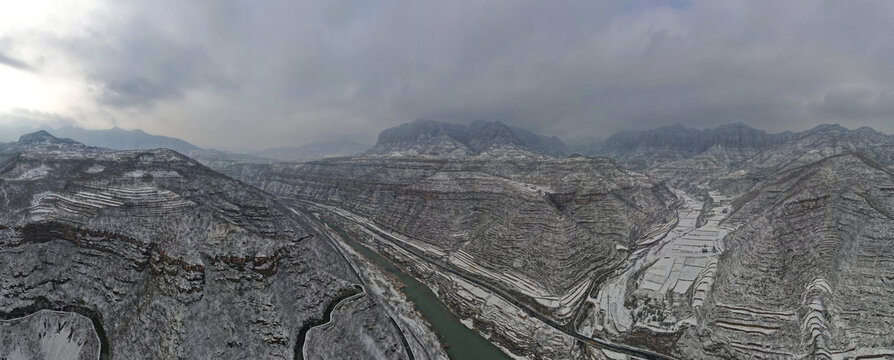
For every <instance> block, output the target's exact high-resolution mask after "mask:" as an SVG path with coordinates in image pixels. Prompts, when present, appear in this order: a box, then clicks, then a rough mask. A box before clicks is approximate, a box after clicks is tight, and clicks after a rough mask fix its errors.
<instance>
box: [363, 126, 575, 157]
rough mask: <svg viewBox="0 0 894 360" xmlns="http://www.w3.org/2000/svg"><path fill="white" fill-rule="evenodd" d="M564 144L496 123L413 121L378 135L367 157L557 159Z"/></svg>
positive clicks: (563, 148) (551, 138)
mask: <svg viewBox="0 0 894 360" xmlns="http://www.w3.org/2000/svg"><path fill="white" fill-rule="evenodd" d="M564 152H565V144H563V143H562V141H561V140H559V139H558V138H556V137H546V136H542V135H537V134H534V133H532V132H530V131H528V130H524V129H518V128H511V127H509V126H506V125H505V124H503V123H501V122H497V121H481V120H478V121H474V122H472V123H471V124H469V125H468V126H466V125H460V124H450V123H443V122H437V121H431V120H422V119H420V120H416V121H413V122H411V123H407V124H403V125H400V126H397V127H394V128H391V129H386V130H384V131H382V132H381V133H380V134H379V140H378V142H377V143H376V145H375V146H373V148H372V149H370V150H369V151H367V152H366V153H367V154H371V155H399V156H419V155H424V156H466V155H488V156H531V155H547V156H561V155H563V154H564Z"/></svg>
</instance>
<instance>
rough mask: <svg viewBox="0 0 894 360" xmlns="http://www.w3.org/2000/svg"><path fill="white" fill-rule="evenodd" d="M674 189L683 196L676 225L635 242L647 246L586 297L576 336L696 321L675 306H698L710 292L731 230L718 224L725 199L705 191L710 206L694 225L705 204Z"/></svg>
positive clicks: (670, 327) (669, 328)
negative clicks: (640, 241)
mask: <svg viewBox="0 0 894 360" xmlns="http://www.w3.org/2000/svg"><path fill="white" fill-rule="evenodd" d="M674 193H675V194H676V195H677V196H678V197H680V198H681V199H682V200H683V205H682V206H681V207H680V208H679V210H678V218H679V221H678V222H677V224H676V226H675V227H673V228H672V229H670V231H667V232H663V231H657V232H655V234H652V235H651V236H647V237H646V238H645V239H644V240H643V241H642V243H641V244H640V245H641V246H643V245H650V246H645V247H642V248H640V249H638V250H636V251H635V252H634V253H633V254H632V255H631V256H630V257H629V258H628V260H627V261H626V263H625V264H623V265H622V266H621V267H619V268H618V271H617V272H616V273H615V274H614V275H613V276H612V277H611V278H610V279H608V280H607V281H606V282H605V283H604V284H603V285H602V286H601V287H600V288H599V290H598V291H597V292H596V293H595V296H593V294H591V296H589V297H588V299H587V303H588V306H587V308H588V309H589V310H588V312H587V313H586V314H585V316H586V317H585V318H584V319H583V321H581V322H580V325H579V326H578V332H579V333H580V334H582V335H584V336H595V335H599V334H606V333H607V334H612V335H616V334H620V333H628V332H630V331H632V330H633V329H634V328H635V327H642V328H649V329H651V330H653V331H656V332H674V331H677V330H678V329H679V327H680V326H681V325H683V324H685V323H687V322H688V323H694V322H695V321H696V320H695V318H694V317H691V316H688V317H685V318H682V319H679V318H678V315H679V314H680V313H686V311H682V312H681V311H675V310H679V309H680V308H684V309H685V308H689V309H694V308H697V307H701V306H702V305H703V304H704V300H705V298H706V296H707V293H708V292H709V291H710V290H711V286H712V285H713V283H714V274H715V272H716V269H717V260H718V258H719V256H720V254H721V253H722V252H723V242H722V240H723V237H724V236H726V234H728V233H729V232H730V231H731V230H732V229H731V228H728V227H726V226H721V225H720V221H721V220H723V219H724V218H725V217H726V216H727V215H728V214H729V212H730V210H731V209H730V205H729V200H730V199H729V198H727V197H724V196H721V195H720V194H718V193H715V192H711V193H709V196H711V197H712V198H713V199H712V200H713V203H714V204H715V206H714V207H713V208H711V209H710V210H709V211H708V213H707V214H706V216H707V218H706V220H707V221H706V223H705V224H704V225H702V226H700V227H699V226H698V218H699V215H701V213H702V211H703V209H704V202H701V201H698V200H697V199H695V198H693V197H692V196H691V195H689V194H686V193H684V192H682V191H678V190H675V191H674ZM664 234H666V235H664ZM661 236H663V237H661ZM655 242H657V244H652V243H655Z"/></svg>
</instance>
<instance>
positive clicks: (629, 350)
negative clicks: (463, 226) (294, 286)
mask: <svg viewBox="0 0 894 360" xmlns="http://www.w3.org/2000/svg"><path fill="white" fill-rule="evenodd" d="M299 201H300V202H305V203H308V204H311V205H314V206H316V207H320V208H324V209H329V208H334V207H332V206H330V205H326V204H321V203H316V202H311V201H303V200H299ZM339 210H341V211H345V212H347V210H344V209H339ZM330 212H331V211H330ZM349 213H350V212H349ZM350 214H351V215H352V216H354V217H356V218H358V219H365V218H363V217H362V216H359V215H357V214H353V213H350ZM341 217H342V218H343V219H345V220H347V221H350V222H352V223H354V224H356V225H358V226H361V227H362V228H364V229H366V230H367V231H369V232H371V233H374V234H376V235H378V236H379V237H381V238H382V239H384V240H385V241H388V243H389V244H391V245H393V246H396V247H399V248H401V249H402V250H404V251H406V252H408V253H410V254H413V255H414V256H416V257H417V258H419V259H421V260H422V261H425V262H426V263H427V264H429V265H431V266H434V267H436V268H438V269H440V270H443V271H445V272H447V273H450V274H453V275H456V276H459V277H461V278H463V279H464V280H466V281H468V282H471V283H473V284H475V285H476V286H479V287H482V288H484V289H487V290H488V291H490V292H492V293H494V294H496V295H498V296H499V297H500V298H502V299H503V300H505V301H507V302H509V303H510V304H512V305H513V306H515V307H517V308H519V309H521V310H522V311H524V312H525V313H526V314H528V315H529V316H532V317H534V318H537V319H538V320H540V321H542V322H543V323H545V324H547V325H549V326H550V327H552V328H555V329H556V330H558V331H561V332H562V333H564V334H565V335H567V336H570V337H573V338H575V339H577V340H579V341H582V342H584V343H586V344H589V345H593V346H595V347H598V348H603V349H607V350H610V351H614V352H619V353H623V354H627V355H632V356H636V357H640V358H643V359H649V360H652V359H657V360H671V359H675V358H673V357H671V356H668V355H664V354H660V353H657V352H654V351H651V350H648V349H642V348H637V347H633V346H628V345H624V344H619V343H615V342H613V341H610V340H607V339H600V338H593V337H587V336H584V335H581V334H578V333H577V332H576V331H574V329H573V327H570V326H568V324H560V323H558V322H556V321H554V320H552V319H551V318H549V317H548V316H545V315H543V314H541V313H540V312H538V311H536V310H534V309H532V308H531V307H530V306H528V305H526V304H523V303H521V302H520V301H517V300H516V299H515V298H514V297H513V296H511V295H510V294H508V293H507V292H506V291H504V290H502V289H500V288H497V287H496V286H493V285H490V284H488V283H486V282H484V281H481V280H479V279H478V278H476V277H474V276H472V275H470V274H467V273H465V272H464V271H459V270H457V269H454V268H452V267H450V266H447V265H444V264H441V263H440V262H437V261H435V260H432V259H429V258H428V257H427V256H426V255H425V254H420V252H419V250H417V249H415V248H411V247H407V246H404V245H403V244H401V242H400V241H399V240H396V239H395V238H393V237H392V236H391V235H388V234H385V233H382V232H381V231H378V230H377V229H375V228H372V227H370V226H369V225H368V224H366V223H364V222H361V221H356V220H355V219H352V218H349V217H345V216H341ZM367 221H369V220H367Z"/></svg>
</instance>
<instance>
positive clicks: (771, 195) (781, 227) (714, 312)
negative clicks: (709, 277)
mask: <svg viewBox="0 0 894 360" xmlns="http://www.w3.org/2000/svg"><path fill="white" fill-rule="evenodd" d="M735 206H736V208H737V209H736V211H735V212H734V213H733V214H732V215H731V216H730V218H729V220H728V221H729V223H730V224H736V226H739V229H738V230H737V231H735V232H733V233H731V234H730V235H729V236H727V237H726V238H725V244H726V247H727V251H726V252H725V253H724V254H723V255H722V256H721V258H720V262H719V264H718V270H717V278H716V282H715V285H714V290H713V293H712V295H711V296H710V297H709V301H708V302H707V303H706V306H705V309H704V312H703V313H701V314H700V319H701V320H702V321H703V322H704V323H705V324H706V326H705V327H704V328H703V329H702V330H699V331H698V333H697V335H696V336H694V338H688V339H685V340H684V341H682V342H681V346H687V345H688V346H692V347H700V346H699V344H701V345H702V346H703V345H704V344H714V349H713V350H711V349H707V351H709V352H712V353H714V354H715V355H717V356H720V357H736V358H790V357H795V358H800V357H808V358H860V357H861V356H862V357H865V358H876V357H877V358H882V357H886V356H891V354H894V352H892V350H891V347H890V344H891V341H892V339H891V336H890V332H889V331H888V330H887V329H889V328H890V324H891V323H892V322H894V318H892V315H891V314H892V313H894V309H892V308H891V307H892V306H894V303H892V302H891V301H890V299H891V296H892V291H894V289H892V287H891V286H890V284H889V281H888V279H889V278H890V276H891V274H892V272H894V267H892V266H891V265H890V264H891V258H892V257H894V253H892V252H891V249H890V246H889V244H890V243H891V241H892V240H894V215H892V214H894V173H892V172H890V171H889V170H887V169H886V168H885V167H884V166H883V165H881V164H879V163H878V162H876V161H874V160H872V159H870V158H868V157H867V156H865V155H862V154H842V155H836V156H832V157H828V158H825V159H823V160H820V161H817V162H814V163H810V164H806V165H803V166H798V167H794V168H791V169H787V170H784V171H780V172H778V173H776V174H774V175H773V176H772V177H771V179H769V180H767V181H766V182H764V183H762V184H761V185H759V186H758V187H757V188H755V189H754V190H753V191H751V192H749V193H747V194H746V195H744V196H742V197H741V198H739V199H738V200H736V204H735Z"/></svg>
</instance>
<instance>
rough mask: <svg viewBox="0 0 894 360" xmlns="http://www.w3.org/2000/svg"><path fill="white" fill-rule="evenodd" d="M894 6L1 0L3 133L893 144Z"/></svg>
mask: <svg viewBox="0 0 894 360" xmlns="http://www.w3.org/2000/svg"><path fill="white" fill-rule="evenodd" d="M891 19H894V2H892V1H862V0H855V1H818V0H813V1H799V0H786V1H735V0H724V1H716V0H713V1H594V0H586V1H574V0H567V1H565V0H563V1H527V0H488V1H480V0H458V1H416V0H413V1H410V0H408V1H402V0H393V1H377V0H361V1H343V0H325V1H323V0H321V1H313V2H308V1H301V0H287V1H278V0H270V1H246V0H240V1H228V0H215V1H210V0H209V1H202V0H198V1H181V0H174V1H169V0H151V1H148V0H147V1H143V0H135V1H104V0H69V1H41V0H29V1H19V0H0V125H22V124H25V125H34V126H39V125H49V126H64V125H74V126H81V127H85V128H92V129H101V128H110V127H115V126H117V127H121V128H125V129H135V128H139V129H143V130H145V131H147V132H150V133H155V134H161V135H168V136H175V137H179V138H182V139H185V140H187V141H190V142H193V143H195V144H198V145H202V146H211V147H217V148H229V149H234V148H265V147H271V146H284V145H298V144H303V143H307V142H310V141H314V140H325V139H338V140H355V141H360V142H364V143H372V142H374V141H375V136H376V134H377V133H378V132H379V131H381V130H382V129H384V128H387V127H391V126H395V125H397V124H400V123H404V122H409V121H412V120H414V119H417V118H427V119H433V120H441V121H449V122H459V123H468V122H470V121H472V120H476V119H483V120H498V121H502V122H504V123H507V124H512V125H516V126H520V127H524V128H528V129H530V130H534V131H537V132H540V133H543V134H547V135H556V136H559V137H561V138H564V139H573V138H580V137H596V138H600V137H606V136H608V135H610V134H611V133H614V132H616V131H619V130H625V129H628V130H643V129H649V128H654V127H658V126H664V125H671V124H683V125H685V126H688V127H694V128H706V127H715V126H718V125H721V124H727V123H734V122H744V123H747V124H749V125H751V126H753V127H756V128H760V129H764V130H768V131H771V132H776V131H783V130H803V129H807V128H810V127H813V126H815V125H818V124H823V123H840V124H842V125H844V126H846V127H849V128H857V127H860V126H871V127H873V128H875V129H877V130H880V131H883V132H886V133H894V66H892V64H894V21H891Z"/></svg>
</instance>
